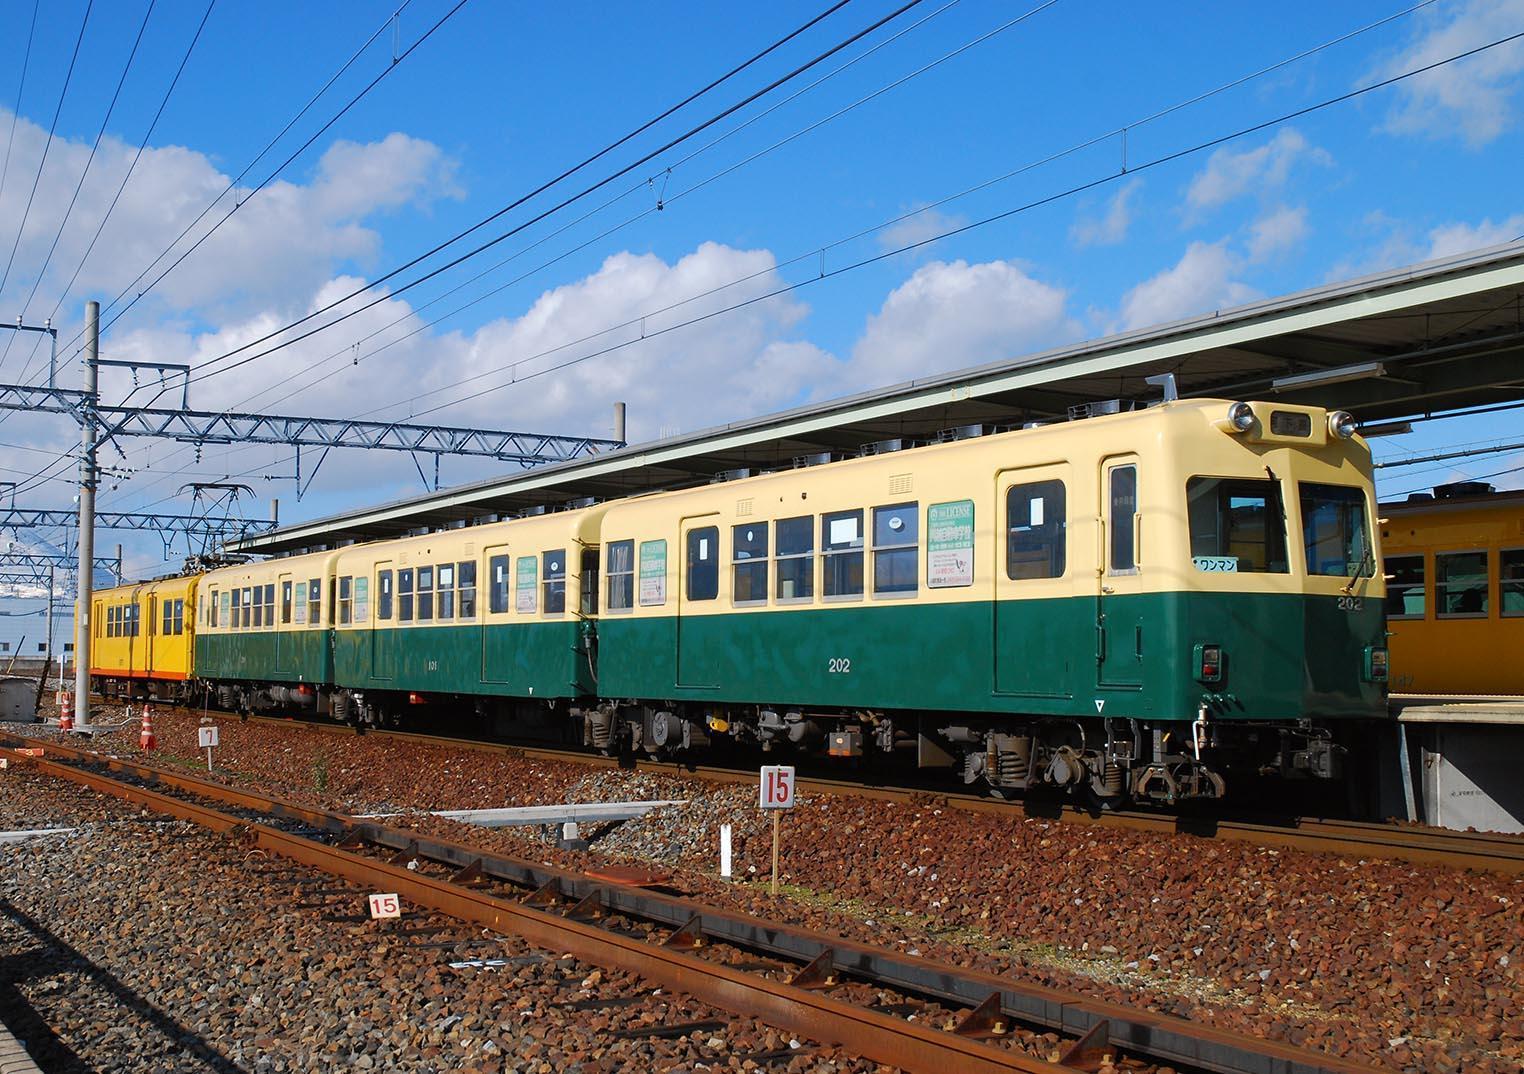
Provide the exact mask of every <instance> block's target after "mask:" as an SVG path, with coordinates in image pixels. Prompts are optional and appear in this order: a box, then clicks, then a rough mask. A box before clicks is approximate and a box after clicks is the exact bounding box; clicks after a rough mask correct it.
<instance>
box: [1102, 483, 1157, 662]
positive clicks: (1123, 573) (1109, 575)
mask: <svg viewBox="0 0 1524 1074" xmlns="http://www.w3.org/2000/svg"><path fill="white" fill-rule="evenodd" d="M1100 477H1101V502H1100V517H1101V549H1100V552H1101V569H1100V571H1099V572H1098V574H1097V575H1096V577H1097V579H1098V587H1097V592H1096V598H1095V645H1096V653H1095V663H1096V685H1097V686H1107V687H1120V688H1123V689H1141V688H1142V686H1143V653H1144V648H1143V646H1144V636H1143V635H1144V626H1145V616H1144V614H1143V599H1142V590H1143V586H1142V569H1143V566H1142V564H1143V549H1142V547H1141V543H1142V535H1143V516H1142V515H1141V514H1140V513H1139V511H1138V481H1139V465H1138V457H1137V456H1136V455H1113V456H1111V457H1109V458H1106V459H1103V460H1101V473H1100Z"/></svg>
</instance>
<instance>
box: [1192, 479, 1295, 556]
mask: <svg viewBox="0 0 1524 1074" xmlns="http://www.w3.org/2000/svg"><path fill="white" fill-rule="evenodd" d="M1185 501H1186V515H1187V517H1188V519H1189V522H1190V527H1191V563H1192V564H1194V565H1195V567H1196V569H1197V570H1198V571H1206V572H1208V573H1221V572H1227V573H1234V572H1250V571H1253V572H1256V573H1259V574H1285V573H1286V572H1287V571H1288V570H1289V569H1290V566H1289V564H1288V562H1287V557H1286V526H1285V521H1286V514H1285V509H1284V508H1283V507H1282V505H1281V489H1280V484H1279V483H1278V482H1275V481H1267V480H1265V479H1263V478H1226V477H1193V478H1191V479H1190V480H1189V481H1187V482H1186V483H1185Z"/></svg>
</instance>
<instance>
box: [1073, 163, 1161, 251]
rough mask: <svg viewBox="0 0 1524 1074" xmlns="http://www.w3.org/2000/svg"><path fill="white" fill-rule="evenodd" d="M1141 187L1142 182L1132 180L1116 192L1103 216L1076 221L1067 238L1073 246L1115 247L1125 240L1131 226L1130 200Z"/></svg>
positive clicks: (1082, 218)
mask: <svg viewBox="0 0 1524 1074" xmlns="http://www.w3.org/2000/svg"><path fill="white" fill-rule="evenodd" d="M1142 185H1143V180H1141V179H1134V180H1133V181H1132V182H1130V183H1127V184H1126V185H1125V186H1123V187H1122V189H1121V190H1118V191H1117V192H1116V194H1115V195H1113V196H1112V199H1111V201H1110V202H1108V203H1107V206H1106V214H1105V215H1104V216H1101V217H1081V218H1080V219H1079V220H1076V221H1075V222H1074V226H1073V227H1072V228H1070V229H1069V238H1070V239H1071V240H1072V241H1073V242H1074V245H1076V246H1079V247H1085V246H1115V245H1116V244H1117V243H1119V242H1121V241H1122V240H1123V239H1125V238H1127V229H1128V227H1130V226H1131V224H1132V205H1131V202H1132V198H1133V195H1135V194H1136V193H1137V192H1138V188H1139V187H1141V186H1142Z"/></svg>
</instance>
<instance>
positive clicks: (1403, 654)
mask: <svg viewBox="0 0 1524 1074" xmlns="http://www.w3.org/2000/svg"><path fill="white" fill-rule="evenodd" d="M1381 517H1382V523H1381V547H1382V553H1383V557H1384V562H1385V568H1386V577H1387V630H1388V631H1389V632H1390V635H1391V636H1390V638H1389V639H1388V642H1389V647H1390V651H1391V690H1392V692H1393V693H1408V694H1435V695H1445V696H1456V697H1458V696H1478V695H1479V696H1518V695H1524V660H1521V659H1520V654H1521V653H1524V490H1521V491H1514V492H1496V491H1494V490H1493V487H1492V486H1491V485H1487V484H1483V483H1481V482H1474V481H1468V482H1459V483H1457V484H1453V485H1441V486H1439V487H1438V488H1436V489H1435V490H1434V493H1433V494H1432V495H1431V494H1428V493H1420V494H1418V495H1416V496H1413V497H1410V498H1409V499H1407V500H1406V501H1403V502H1398V503H1384V504H1382V505H1381Z"/></svg>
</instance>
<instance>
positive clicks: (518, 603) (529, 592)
mask: <svg viewBox="0 0 1524 1074" xmlns="http://www.w3.org/2000/svg"><path fill="white" fill-rule="evenodd" d="M538 569H539V560H537V559H535V557H534V556H520V557H519V562H518V566H517V569H516V570H515V572H514V578H513V592H514V604H513V606H514V608H515V609H516V610H517V611H520V612H525V613H528V614H533V613H534V606H535V592H536V590H537V588H538V587H537V586H536V584H535V579H536V578H537V575H536V571H537V570H538Z"/></svg>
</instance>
